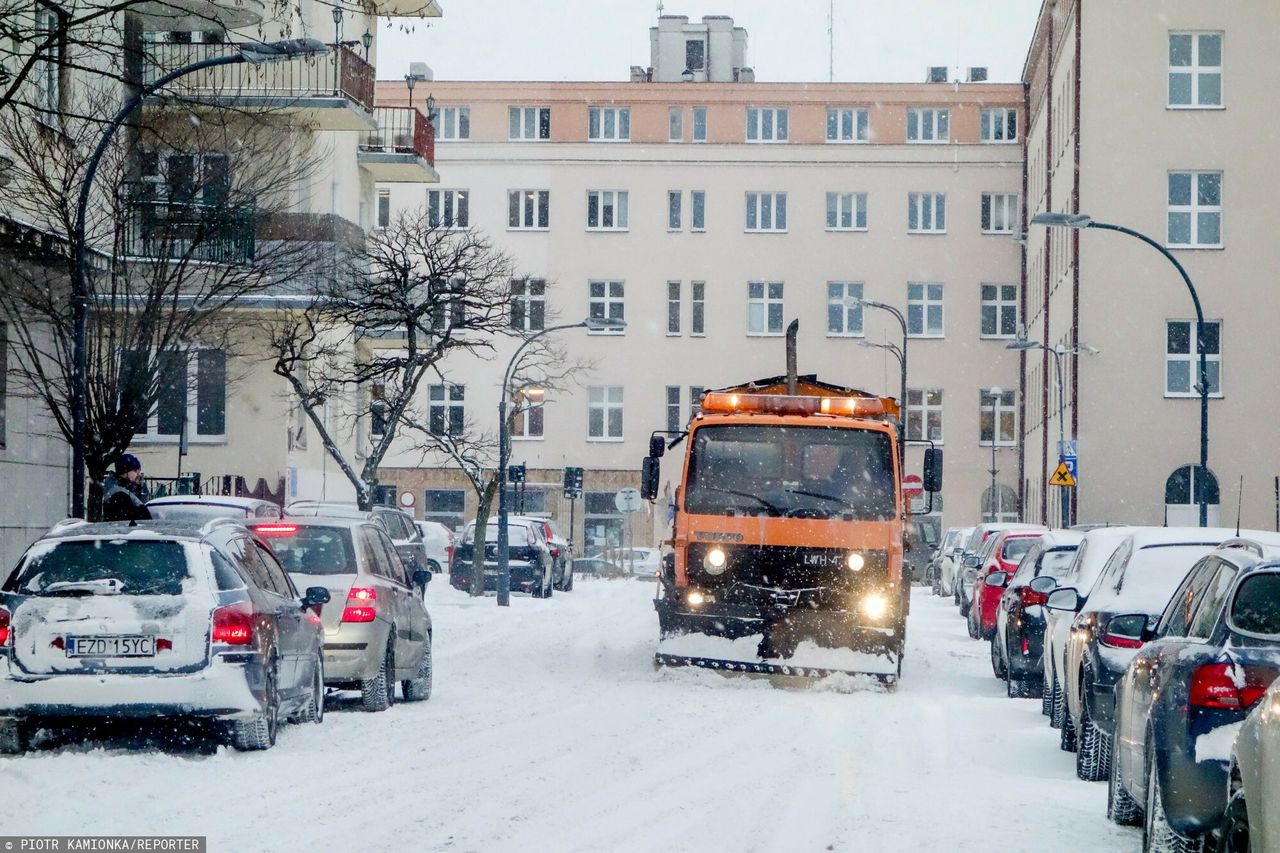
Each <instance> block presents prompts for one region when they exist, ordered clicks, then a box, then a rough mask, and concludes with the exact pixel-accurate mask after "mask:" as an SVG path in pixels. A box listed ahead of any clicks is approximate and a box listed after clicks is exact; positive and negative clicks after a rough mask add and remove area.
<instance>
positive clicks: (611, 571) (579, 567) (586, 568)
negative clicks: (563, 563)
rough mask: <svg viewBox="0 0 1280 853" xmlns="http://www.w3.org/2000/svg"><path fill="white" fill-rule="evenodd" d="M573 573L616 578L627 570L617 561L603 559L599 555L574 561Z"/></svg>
mask: <svg viewBox="0 0 1280 853" xmlns="http://www.w3.org/2000/svg"><path fill="white" fill-rule="evenodd" d="M573 573H574V574H575V575H588V576H592V577H615V578H616V577H620V576H622V575H625V574H626V573H627V570H626V569H624V568H623V567H622V566H619V565H618V564H617V563H611V562H609V561H608V560H601V559H600V558H598V557H579V558H577V559H576V560H574V561H573Z"/></svg>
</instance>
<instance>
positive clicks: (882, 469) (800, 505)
mask: <svg viewBox="0 0 1280 853" xmlns="http://www.w3.org/2000/svg"><path fill="white" fill-rule="evenodd" d="M684 500H685V509H686V511H688V512H691V513H698V514H702V515H740V514H747V515H770V516H787V517H792V518H852V519H855V520H863V521H867V520H874V521H882V520H887V519H892V518H894V517H895V515H896V514H897V505H896V499H895V489H894V480H893V445H892V443H891V442H890V440H889V436H888V434H886V433H884V432H880V431H876V430H867V429H857V428H850V427H825V426H815V427H777V426H745V425H744V426H727V425H726V426H705V427H702V428H701V429H699V430H697V431H696V432H695V433H694V439H693V444H692V448H691V450H690V456H689V476H688V483H687V487H686V491H685V497H684Z"/></svg>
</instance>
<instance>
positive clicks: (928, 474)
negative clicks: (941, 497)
mask: <svg viewBox="0 0 1280 853" xmlns="http://www.w3.org/2000/svg"><path fill="white" fill-rule="evenodd" d="M920 479H921V480H923V481H924V483H923V485H924V490H925V491H926V492H940V491H942V451H941V450H939V449H938V448H936V447H930V448H928V449H927V450H925V452H924V476H922V477H921V478H920Z"/></svg>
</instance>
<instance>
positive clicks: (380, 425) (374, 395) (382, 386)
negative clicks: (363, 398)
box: [369, 382, 387, 438]
mask: <svg viewBox="0 0 1280 853" xmlns="http://www.w3.org/2000/svg"><path fill="white" fill-rule="evenodd" d="M386 433H387V386H386V383H384V382H374V383H373V387H372V388H370V389H369V435H371V436H373V437H374V438H381V437H382V436H384V435H386Z"/></svg>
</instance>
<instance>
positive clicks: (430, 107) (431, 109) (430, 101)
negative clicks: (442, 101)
mask: <svg viewBox="0 0 1280 853" xmlns="http://www.w3.org/2000/svg"><path fill="white" fill-rule="evenodd" d="M427 121H429V122H431V127H432V128H434V127H435V126H436V96H435V95H427Z"/></svg>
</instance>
